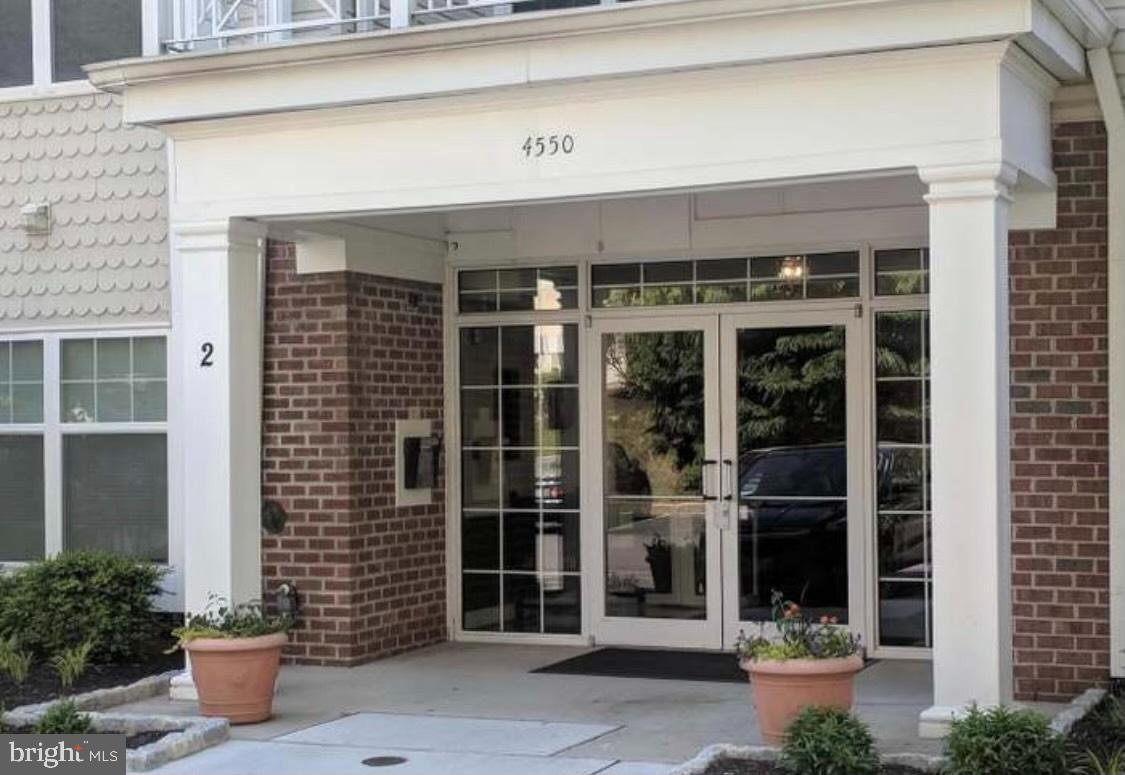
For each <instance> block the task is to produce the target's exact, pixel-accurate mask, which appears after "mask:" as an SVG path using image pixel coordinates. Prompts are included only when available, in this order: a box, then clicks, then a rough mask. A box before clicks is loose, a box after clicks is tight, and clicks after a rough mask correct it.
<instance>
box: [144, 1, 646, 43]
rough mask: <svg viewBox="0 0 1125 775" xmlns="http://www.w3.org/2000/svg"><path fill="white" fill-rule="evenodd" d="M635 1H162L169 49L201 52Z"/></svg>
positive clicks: (165, 37)
mask: <svg viewBox="0 0 1125 775" xmlns="http://www.w3.org/2000/svg"><path fill="white" fill-rule="evenodd" d="M633 1H634V0H163V5H164V9H165V10H166V11H167V13H166V14H165V15H164V16H163V19H164V20H165V22H166V23H165V25H164V26H165V34H164V36H163V37H164V41H163V42H164V48H165V50H166V51H198V50H206V49H214V48H225V47H228V46H240V45H255V44H261V43H271V42H279V41H286V40H294V39H303V38H318V37H325V36H330V35H346V34H350V33H356V32H372V31H375V30H385V29H395V28H400V27H410V26H417V25H423V24H433V23H436V22H447V21H462V20H467V19H479V18H487V17H494V16H508V15H511V14H519V13H527V12H534V11H544V10H556V9H563V8H580V7H586V6H598V5H616V4H617V3H624V2H633Z"/></svg>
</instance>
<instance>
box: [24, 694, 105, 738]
mask: <svg viewBox="0 0 1125 775" xmlns="http://www.w3.org/2000/svg"><path fill="white" fill-rule="evenodd" d="M93 729H94V726H93V724H92V723H91V721H90V717H89V716H87V715H86V714H85V713H79V712H78V706H77V705H75V704H74V703H73V702H71V701H70V700H64V701H63V702H56V703H55V704H54V705H52V706H51V707H50V708H48V709H47V712H46V713H44V714H43V718H41V719H39V721H38V722H37V723H36V724H35V732H36V734H40V735H84V734H87V733H88V732H92V731H93Z"/></svg>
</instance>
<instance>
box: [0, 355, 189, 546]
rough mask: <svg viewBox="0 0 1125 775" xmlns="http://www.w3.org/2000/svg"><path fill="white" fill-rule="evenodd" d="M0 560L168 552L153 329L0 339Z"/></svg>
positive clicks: (161, 373) (162, 400) (160, 383)
mask: <svg viewBox="0 0 1125 775" xmlns="http://www.w3.org/2000/svg"><path fill="white" fill-rule="evenodd" d="M0 503H3V504H5V506H6V508H5V509H3V511H2V512H0V562H24V561H28V560H33V559H36V558H39V557H43V556H44V555H45V554H51V553H54V552H57V551H60V550H64V549H103V550H108V551H114V552H120V553H122V554H126V555H129V556H133V557H138V558H142V559H147V560H152V561H155V562H159V563H167V562H168V561H169V530H168V433H167V354H166V340H165V337H164V335H163V334H139V333H128V334H113V335H104V334H103V335H100V336H97V337H91V336H77V335H76V336H54V335H51V336H41V337H39V338H37V339H36V338H29V339H19V340H16V339H12V340H2V339H0Z"/></svg>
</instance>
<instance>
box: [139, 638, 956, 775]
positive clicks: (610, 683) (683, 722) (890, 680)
mask: <svg viewBox="0 0 1125 775" xmlns="http://www.w3.org/2000/svg"><path fill="white" fill-rule="evenodd" d="M584 651H586V649H580V648H569V647H555V646H513V645H492V644H488V645H484V644H466V643H446V644H441V645H438V646H434V647H431V648H427V649H422V650H419V651H416V652H412V653H409V654H405V655H402V656H399V657H394V658H392V659H387V660H382V661H380V662H375V663H372V664H369V665H364V666H361V667H356V668H323V667H286V668H283V669H282V673H281V679H280V681H279V690H278V695H277V699H276V701H275V705H274V711H275V716H274V718H273V719H272V720H271V721H268V722H266V723H263V724H256V725H252V726H246V727H234V728H233V729H232V737H233V738H234V741H232V742H230V743H227V744H225V745H223V746H220V747H218V748H216V749H212V750H211V751H209V752H204V753H201V754H197V755H195V756H193V757H190V758H189V759H186V760H183V761H181V762H179V763H176V764H173V765H171V766H170V767H166V768H163V769H161V770H160V772H162V773H163V772H194V773H247V774H249V773H254V772H263V773H264V772H269V773H279V775H280V773H285V772H290V771H292V772H294V773H296V772H310V771H315V772H317V773H324V774H325V775H331V773H347V772H353V771H355V772H368V773H370V772H376V771H379V769H378V768H377V769H371V768H370V767H366V766H363V765H362V764H360V763H359V762H360V761H361V759H362V758H369V757H372V756H383V755H396V756H402V757H403V758H406V759H408V761H407V762H406V763H404V764H401V765H399V766H395V767H388V768H386V769H385V770H384V771H386V772H393V773H395V775H413V774H414V773H430V774H431V775H440V773H444V772H450V773H469V772H476V771H478V770H477V768H478V767H481V768H483V769H481V770H480V771H481V772H489V773H492V775H504V773H507V772H513V773H515V772H519V773H524V775H536V773H540V772H542V773H543V775H590V774H591V773H595V772H598V773H601V772H605V773H607V775H627V774H628V773H635V774H636V775H661V774H662V773H664V772H666V771H667V770H668V769H669V768H668V767H667V766H663V767H661V766H658V765H659V764H661V763H663V764H664V765H668V764H672V763H679V762H682V761H684V760H686V759H689V758H691V757H692V756H694V755H695V754H696V753H697V752H698V751H699V750H700V749H701V748H703V747H705V746H708V745H711V744H713V743H738V744H754V743H758V742H760V738H759V737H758V732H757V727H756V724H755V723H754V717H753V710H752V708H751V706H750V697H749V687H748V685H743V684H735V683H701V682H689V681H660V680H647V679H636V678H604V677H587V676H571V675H543V674H533V673H531V672H530V671H531V670H533V669H535V668H538V667H542V666H544V665H548V664H551V663H553V662H556V661H558V660H561V659H566V658H568V657H571V656H575V655H577V654H580V653H583V652H584ZM732 659H733V657H732ZM930 697H931V688H930V665H929V663H926V662H898V661H882V662H877V663H874V664H872V665H871V666H870V667H868V668H867V669H866V670H865V671H864V672H863V673H861V674H860V676H859V678H858V682H857V707H856V710H857V712H858V713H859V715H860V716H861V717H863V718H864V719H866V720H867V721H868V722H869V723H870V724H871V725H872V728H873V730H874V732H875V735H876V737H877V739H878V741H879V745H880V747H881V748H882V749H884V750H887V751H918V752H925V753H937V752H939V751H940V744H939V743H935V742H934V741H929V740H927V741H923V740H919V739H918V738H917V735H916V730H917V724H918V714H919V713H920V712H921V711H922V710H923V709H924V708H926V707H928V706H929V705H930ZM119 710H121V711H122V712H157V713H171V714H177V713H179V714H185V715H186V714H192V713H194V712H195V711H196V708H195V705H194V704H193V703H179V702H171V701H170V700H166V699H162V698H161V699H153V700H148V701H144V702H140V703H133V704H131V705H126V706H122V707H121V708H120V709H119ZM358 713H363V714H368V715H367V717H366V719H365V720H364V719H360V720H356V719H349V720H348V721H346V722H343V723H339V722H338V723H337V724H336V725H331V724H329V722H336V721H337V720H339V719H341V718H343V717H345V716H350V715H351V714H358ZM372 714H379V715H372ZM418 717H434V718H433V719H432V720H430V719H426V718H418ZM439 717H440V718H439ZM486 719H492V720H507V721H518V722H548V724H546V725H543V724H540V725H539V726H540V727H545V728H548V729H553V730H554V731H555V732H557V733H558V734H557V735H553V734H546V735H539V734H538V733H536V735H538V736H535V735H533V736H531V737H528V734H529V732H528V729H529V728H527V727H519V728H516V727H513V728H510V729H505V728H504V727H503V726H500V727H493V728H491V731H490V732H489V733H488V734H487V735H486V734H484V732H483V731H481V730H482V729H483V728H481V729H477V730H476V731H475V732H466V727H465V726H464V725H463V724H461V722H462V721H463V720H477V721H480V720H486ZM434 722H440V723H438V725H437V726H433V724H434ZM322 724H329V726H327V727H321V728H320V729H310V728H311V727H316V726H317V725H322ZM426 724H430V726H429V727H428V728H427V727H426V726H425V725H426ZM459 725H460V726H459ZM551 725H554V726H553V727H552V726H551ZM575 725H578V726H575ZM295 733H296V734H295ZM513 737H523V738H525V739H524V741H523V742H522V743H520V745H519V746H516V748H515V749H513V747H512V742H511V740H510V738H513ZM490 741H491V742H490ZM306 757H313V759H315V761H316V762H317V766H316V767H315V770H309V769H307V766H308V764H309V761H311V760H306ZM357 757H360V758H357ZM481 757H483V758H481ZM286 761H291V762H293V765H292V767H296V769H293V768H291V767H289V766H285V764H284V762H286ZM301 762H304V764H301ZM447 766H448V767H450V768H451V769H445V767H447ZM301 767H305V769H301ZM326 767H330V768H329V769H325V768H326ZM355 767H358V769H355ZM419 768H421V769H419ZM610 768H616V769H610Z"/></svg>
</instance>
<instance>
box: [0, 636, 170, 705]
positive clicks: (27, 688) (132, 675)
mask: <svg viewBox="0 0 1125 775" xmlns="http://www.w3.org/2000/svg"><path fill="white" fill-rule="evenodd" d="M183 666H184V655H183V654H180V653H176V654H164V653H162V652H160V651H159V650H154V653H151V654H150V655H149V657H148V659H147V660H145V661H144V662H140V663H136V664H106V665H90V666H89V667H88V668H86V672H85V673H83V674H82V677H81V678H79V679H78V681H76V682H75V684H74V686H73V687H72V688H71V689H70V690H69V691H67V692H63V690H62V688H61V687H60V686H59V677H58V675H57V674H56V673H55V671H54V670H52V669H51V666H50V665H48V664H38V665H35V666H34V667H33V668H32V669H31V672H30V673H29V674H28V676H27V680H25V681H24V682H23V684H16V682H15V681H13V680H12V679H11V678H10V677H8V675H7V674H4V673H0V707H2V708H6V709H8V710H12V709H13V708H18V707H20V706H21V705H30V704H31V703H36V702H46V701H48V700H54V699H58V698H59V697H61V696H63V695H64V694H82V693H83V692H89V691H93V690H94V689H106V688H109V687H111V686H123V685H125V684H131V683H133V682H134V681H138V680H140V679H141V678H145V677H146V676H150V675H156V674H158V673H165V672H167V671H169V670H177V669H180V668H182V667H183Z"/></svg>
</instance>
